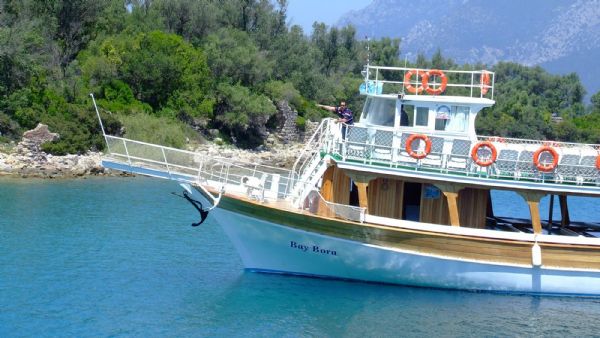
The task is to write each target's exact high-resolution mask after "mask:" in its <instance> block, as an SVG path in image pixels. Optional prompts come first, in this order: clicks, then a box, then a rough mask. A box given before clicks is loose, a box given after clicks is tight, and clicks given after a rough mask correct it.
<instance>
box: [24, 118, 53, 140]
mask: <svg viewBox="0 0 600 338" xmlns="http://www.w3.org/2000/svg"><path fill="white" fill-rule="evenodd" d="M59 137H60V136H59V135H58V134H56V133H51V132H50V130H48V126H47V125H45V124H41V123H38V125H37V127H35V128H34V129H32V130H28V131H26V132H25V133H23V139H24V140H25V139H26V140H29V141H32V142H33V143H35V144H38V145H40V144H42V143H44V142H50V141H55V140H58V138H59Z"/></svg>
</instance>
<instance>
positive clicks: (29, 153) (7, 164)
mask: <svg viewBox="0 0 600 338" xmlns="http://www.w3.org/2000/svg"><path fill="white" fill-rule="evenodd" d="M56 137H58V135H56V134H53V133H51V132H50V131H49V130H48V127H47V126H45V125H42V124H40V125H38V126H37V127H36V128H35V129H33V130H30V131H28V132H25V133H24V134H23V139H22V140H21V141H20V142H19V143H18V144H17V145H16V146H15V147H14V148H13V149H11V151H9V152H8V153H3V152H0V176H10V177H21V178H50V179H51V178H75V177H86V176H121V175H129V174H127V173H123V172H118V171H112V170H110V169H106V168H104V167H102V164H101V160H102V154H101V153H99V152H88V153H86V154H82V155H65V156H53V155H50V154H46V153H45V152H44V151H42V150H41V144H42V143H44V142H47V141H51V140H53V139H55V138H56ZM303 146H304V145H303V144H301V143H288V144H273V145H271V146H270V147H261V149H258V150H244V149H238V148H235V147H231V146H227V145H217V144H214V143H208V144H205V145H201V146H198V147H197V148H196V149H194V151H195V152H197V153H199V154H201V155H204V156H207V157H221V158H223V157H225V158H233V159H236V160H237V161H242V162H250V163H258V164H263V165H269V166H274V167H279V168H291V167H292V165H293V164H294V161H295V159H296V157H297V156H298V154H299V153H300V151H301V150H302V148H303Z"/></svg>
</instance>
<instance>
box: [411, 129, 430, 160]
mask: <svg viewBox="0 0 600 338" xmlns="http://www.w3.org/2000/svg"><path fill="white" fill-rule="evenodd" d="M415 140H423V142H425V151H424V152H422V153H417V152H416V151H414V150H413V148H412V143H413V142H414V141H415ZM406 152H407V153H408V155H410V157H412V158H414V159H417V160H420V159H423V158H425V157H427V155H429V153H430V152H431V139H430V138H429V137H427V135H424V134H412V135H410V136H409V137H408V138H407V139H406Z"/></svg>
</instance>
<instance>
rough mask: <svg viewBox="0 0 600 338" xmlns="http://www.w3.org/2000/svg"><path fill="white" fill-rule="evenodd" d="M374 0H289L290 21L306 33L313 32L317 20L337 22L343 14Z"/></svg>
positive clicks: (329, 23) (329, 24) (330, 23)
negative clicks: (313, 25)
mask: <svg viewBox="0 0 600 338" xmlns="http://www.w3.org/2000/svg"><path fill="white" fill-rule="evenodd" d="M372 1H373V0H289V4H288V12H287V17H288V22H289V23H290V25H300V26H302V28H303V29H304V33H305V34H310V33H311V32H312V24H313V22H315V21H319V22H324V23H325V24H327V25H328V26H331V25H332V24H334V23H336V22H337V20H338V19H339V18H340V17H341V16H342V14H344V13H346V12H348V11H350V10H353V9H361V8H364V7H366V6H367V5H368V4H370V3H371V2H372Z"/></svg>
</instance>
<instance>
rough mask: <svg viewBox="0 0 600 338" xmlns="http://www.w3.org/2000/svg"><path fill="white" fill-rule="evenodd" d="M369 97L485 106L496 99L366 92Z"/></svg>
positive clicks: (490, 104) (491, 104) (491, 103)
mask: <svg viewBox="0 0 600 338" xmlns="http://www.w3.org/2000/svg"><path fill="white" fill-rule="evenodd" d="M367 96H369V97H375V98H383V99H394V100H395V99H399V100H402V101H414V102H432V103H447V104H452V103H454V104H468V105H482V106H486V107H490V106H493V105H494V104H495V103H496V101H494V100H492V99H489V98H486V97H468V96H445V95H435V96H434V95H401V94H400V95H399V94H367Z"/></svg>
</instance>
